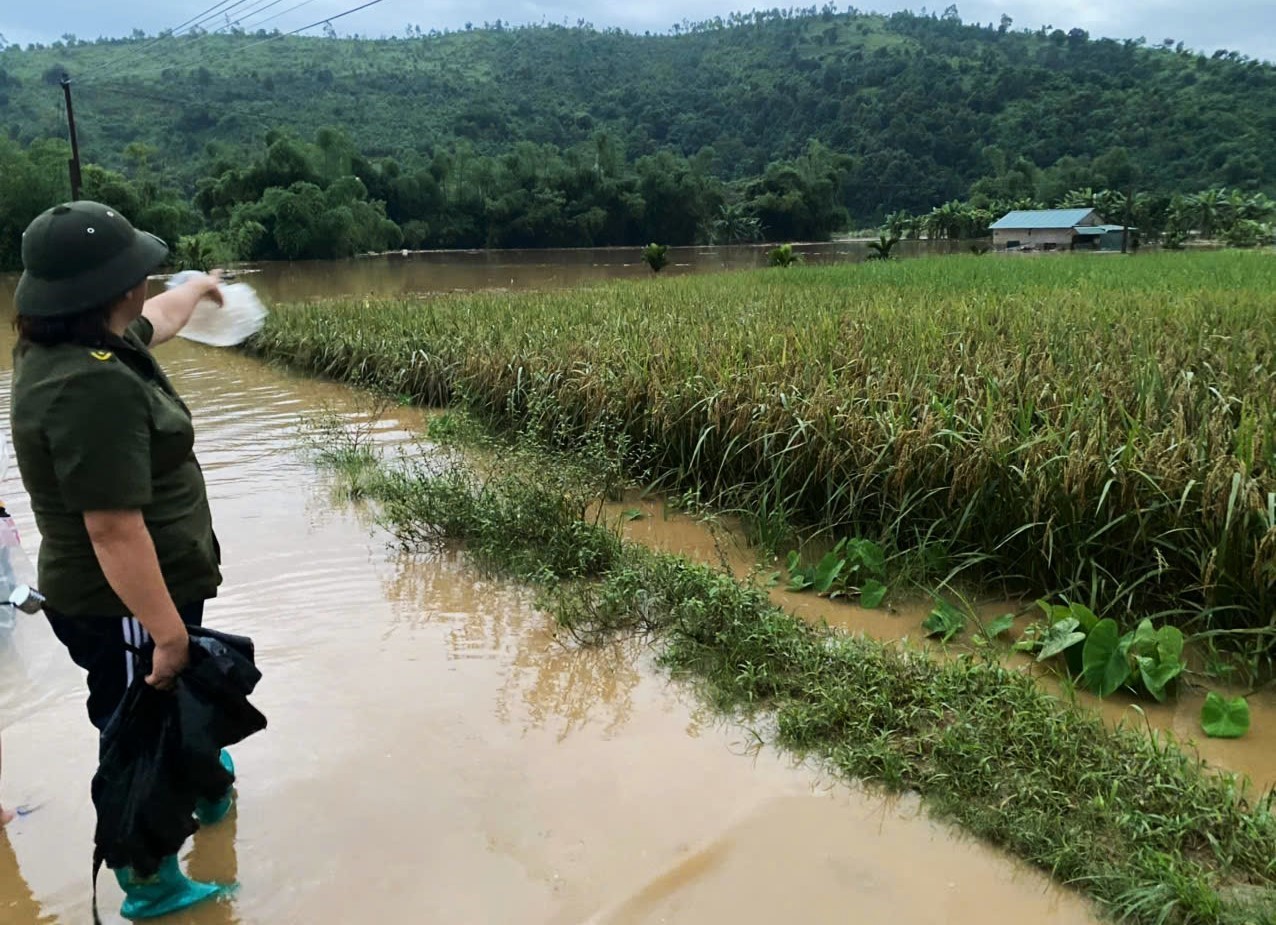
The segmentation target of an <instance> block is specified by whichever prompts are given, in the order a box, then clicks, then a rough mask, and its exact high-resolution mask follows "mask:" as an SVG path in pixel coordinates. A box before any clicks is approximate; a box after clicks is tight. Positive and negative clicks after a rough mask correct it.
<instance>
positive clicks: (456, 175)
mask: <svg viewBox="0 0 1276 925" xmlns="http://www.w3.org/2000/svg"><path fill="white" fill-rule="evenodd" d="M65 156H66V152H65V149H64V147H63V146H61V145H58V144H41V145H37V146H34V147H33V148H32V149H31V150H30V151H29V152H23V151H21V150H20V149H18V148H17V146H16V145H14V144H13V143H12V142H6V143H5V147H3V148H0V173H3V174H4V175H5V176H6V177H7V176H9V175H11V174H12V175H13V176H16V177H23V176H26V175H28V174H32V173H38V174H39V176H40V182H39V183H35V184H32V187H31V191H30V194H29V195H28V196H27V197H26V198H25V199H22V200H20V201H15V205H16V206H18V208H16V209H13V210H11V207H10V205H9V201H8V199H7V198H6V199H3V200H0V216H3V217H4V220H5V225H4V227H5V228H7V229H9V233H10V234H11V237H10V239H9V240H10V241H12V240H13V239H14V238H16V236H17V232H18V231H20V230H21V228H22V227H23V225H24V224H25V222H26V221H29V220H30V218H31V217H33V216H34V215H35V214H36V213H37V212H38V211H39V210H40V209H41V208H44V207H45V206H47V205H49V204H52V203H54V202H57V201H59V200H61V199H65V198H66V197H67V195H68V191H67V188H66V181H65V179H64V176H65V173H66V166H65ZM11 165H12V166H11ZM18 165H20V166H18ZM712 167H713V163H712V154H711V152H705V153H703V154H702V155H701V156H697V157H694V158H690V159H688V158H684V157H681V156H680V155H677V154H674V153H673V152H671V151H661V152H659V153H657V154H653V155H648V156H646V157H642V158H639V159H638V160H637V161H636V162H634V163H631V164H626V163H624V162H623V161H622V160H620V159H619V157H618V156H616V155H615V154H614V153H613V152H612V151H611V150H610V148H609V141H608V139H607V137H606V136H605V135H601V134H600V135H599V136H598V137H596V138H594V139H591V141H590V142H588V143H587V144H585V145H580V146H577V147H576V148H573V149H571V150H568V151H560V150H559V149H557V148H556V147H554V146H553V145H549V144H543V145H536V144H532V143H531V142H520V143H518V144H516V145H515V146H514V147H513V149H512V150H511V151H510V152H508V153H506V154H503V155H495V156H487V155H479V154H476V153H475V151H474V148H473V146H471V145H470V144H468V143H467V142H464V141H462V142H459V143H457V144H456V145H454V146H451V147H449V148H441V149H439V150H437V151H436V152H435V153H434V155H433V157H432V159H431V160H430V162H429V164H428V166H423V167H419V168H417V169H415V170H412V169H408V168H406V167H404V166H403V165H402V164H400V163H399V162H398V161H397V160H396V159H394V158H391V157H383V158H375V159H373V158H368V157H365V156H363V155H361V154H359V153H357V151H356V150H355V147H354V145H353V143H352V142H351V140H350V139H349V138H348V137H347V136H346V135H345V134H344V133H343V132H341V131H338V130H336V129H328V128H325V129H323V130H321V131H320V132H319V133H317V135H316V138H315V141H314V142H313V143H306V142H303V141H300V140H299V139H296V138H294V137H292V136H289V135H285V134H283V133H280V132H271V133H269V134H268V135H267V136H266V138H265V140H264V144H263V145H262V146H260V147H259V148H257V150H256V151H255V152H252V151H248V152H245V151H234V152H229V151H222V150H219V149H216V148H214V149H212V150H210V151H209V152H208V157H207V159H206V161H205V166H204V169H205V171H206V172H207V175H206V176H203V177H202V178H200V179H199V180H197V182H196V184H195V185H196V190H195V194H194V197H193V200H192V203H193V205H187V204H186V203H184V202H182V201H181V200H180V199H179V198H178V197H177V196H176V194H174V193H173V191H172V190H171V189H168V188H164V187H161V186H159V185H157V184H156V183H155V182H154V180H153V179H152V177H151V175H150V174H149V173H147V171H146V170H145V169H140V168H139V169H138V170H137V171H136V174H135V176H134V177H133V178H132V179H130V178H127V177H125V176H123V175H121V174H119V173H116V172H114V171H111V170H106V169H103V168H101V167H97V166H95V165H89V166H87V167H86V168H85V170H84V179H85V184H84V195H85V196H86V197H89V198H95V199H100V200H102V201H104V202H107V203H110V204H112V205H115V206H116V207H117V208H119V209H120V211H122V212H123V213H124V214H126V215H129V216H131V217H135V221H136V222H137V224H138V225H140V226H141V227H144V228H147V229H148V230H151V231H154V232H155V233H156V234H160V235H161V236H163V237H165V238H166V239H168V240H170V241H173V242H179V259H180V260H181V261H182V262H184V263H190V264H194V265H207V264H210V263H216V262H225V261H227V260H232V259H243V260H278V259H282V260H298V259H322V258H334V257H349V256H352V255H355V254H360V253H368V252H378V251H386V250H393V249H397V248H400V247H410V248H425V247H580V246H590V245H636V244H642V243H644V242H648V241H653V240H655V241H660V242H663V243H667V244H692V243H696V242H722V243H735V242H739V241H750V240H759V239H761V238H762V237H764V236H766V237H774V238H800V239H819V238H827V237H828V236H829V234H831V233H832V232H833V231H835V230H837V229H839V228H842V227H844V225H845V222H846V212H845V209H844V208H843V207H842V206H841V205H839V204H838V201H837V200H838V188H839V184H840V182H841V178H842V177H843V176H844V173H845V159H844V158H841V157H839V156H837V155H834V154H833V153H832V152H830V151H829V150H828V149H826V148H824V147H823V146H822V145H820V144H819V143H817V142H813V143H812V144H811V145H810V146H809V148H808V150H807V151H806V152H805V153H804V154H803V155H802V156H801V157H799V158H797V159H795V160H794V161H791V162H790V161H779V162H776V163H774V164H772V165H770V166H769V167H768V169H767V171H766V173H765V174H763V175H762V176H761V177H758V178H755V179H752V180H742V181H737V182H724V181H722V180H720V179H718V178H716V177H715V176H713V174H712V173H711V170H712ZM11 211H12V212H13V214H12V215H10V212H11ZM196 232H199V233H198V234H196ZM0 259H3V261H4V263H3V266H7V267H14V266H16V265H17V251H16V250H11V252H5V253H3V254H0Z"/></svg>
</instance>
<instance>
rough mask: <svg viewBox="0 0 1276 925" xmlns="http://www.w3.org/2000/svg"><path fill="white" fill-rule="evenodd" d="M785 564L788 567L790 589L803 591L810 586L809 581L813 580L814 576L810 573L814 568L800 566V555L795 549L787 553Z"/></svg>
mask: <svg viewBox="0 0 1276 925" xmlns="http://www.w3.org/2000/svg"><path fill="white" fill-rule="evenodd" d="M787 564H788V567H789V590H790V591H805V590H806V589H807V588H809V587H811V583H812V582H813V581H814V580H815V576H814V575H813V574H812V572H813V571H814V569H810V568H803V567H802V557H801V555H799V553H798V551H797V550H796V549H795V550H793V551H792V552H791V553H789V558H788V562H787Z"/></svg>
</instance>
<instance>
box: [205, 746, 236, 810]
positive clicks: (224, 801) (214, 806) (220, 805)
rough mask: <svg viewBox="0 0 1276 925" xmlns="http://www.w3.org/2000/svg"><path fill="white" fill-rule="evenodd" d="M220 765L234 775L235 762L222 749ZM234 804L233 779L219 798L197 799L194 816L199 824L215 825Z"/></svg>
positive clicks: (228, 753)
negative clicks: (210, 799) (224, 793)
mask: <svg viewBox="0 0 1276 925" xmlns="http://www.w3.org/2000/svg"><path fill="white" fill-rule="evenodd" d="M221 763H222V767H223V768H225V769H226V772H227V773H228V774H229V775H230V776H231V777H234V776H235V762H234V761H232V760H231V758H230V752H228V751H226V749H224V748H223V749H222V753H221ZM234 805H235V784H234V781H232V782H231V785H230V786H229V787H227V788H226V795H225V796H223V797H222V798H221V799H220V800H216V801H209V800H199V801H198V802H197V803H196V804H195V818H196V819H198V820H199V824H200V825H216V824H217V823H219V822H221V821H222V820H223V819H225V818H226V816H227V815H228V814H229V813H230V808H231V807H232V806H234Z"/></svg>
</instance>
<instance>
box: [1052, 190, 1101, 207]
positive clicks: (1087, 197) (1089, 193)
mask: <svg viewBox="0 0 1276 925" xmlns="http://www.w3.org/2000/svg"><path fill="white" fill-rule="evenodd" d="M1094 199H1095V195H1094V190H1093V189H1091V188H1090V187H1088V186H1086V187H1082V188H1080V189H1074V190H1068V192H1066V193H1064V194H1063V198H1062V199H1060V200H1059V208H1060V209H1093V208H1094Z"/></svg>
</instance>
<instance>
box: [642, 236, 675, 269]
mask: <svg viewBox="0 0 1276 925" xmlns="http://www.w3.org/2000/svg"><path fill="white" fill-rule="evenodd" d="M668 252H669V245H668V244H656V243H652V244H648V245H647V246H646V247H645V248H643V251H642V259H643V260H645V261H647V266H649V267H651V272H652V273H659V272H660V271H661V270H663V269H664V268H665V266H666V265H667V264H668V263H669V257H668Z"/></svg>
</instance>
